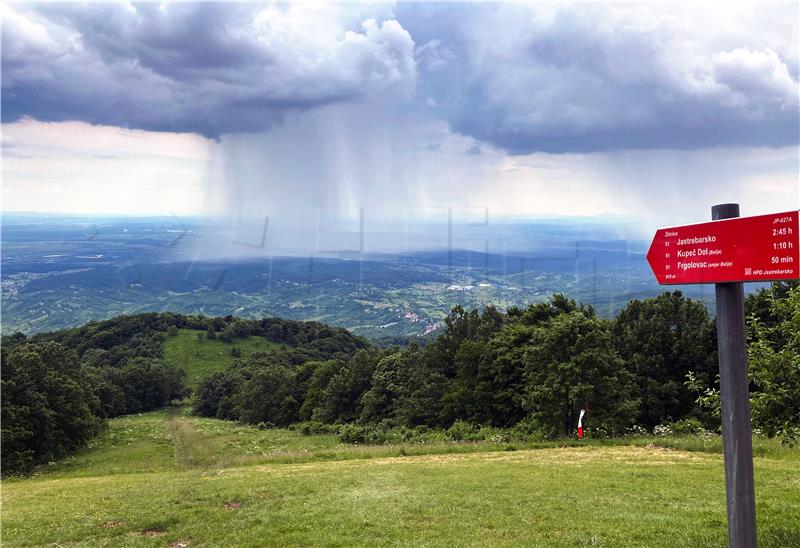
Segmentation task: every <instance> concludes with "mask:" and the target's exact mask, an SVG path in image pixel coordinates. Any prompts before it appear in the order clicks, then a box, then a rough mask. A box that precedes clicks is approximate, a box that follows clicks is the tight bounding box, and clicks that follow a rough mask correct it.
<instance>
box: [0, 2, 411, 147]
mask: <svg viewBox="0 0 800 548" xmlns="http://www.w3.org/2000/svg"><path fill="white" fill-rule="evenodd" d="M15 10H16V12H12V11H11V10H10V9H6V10H5V13H4V15H5V17H4V29H3V31H4V32H3V59H2V61H3V118H4V121H14V120H17V119H19V118H20V117H23V116H30V117H33V118H37V119H40V120H47V121H63V120H81V121H87V122H91V123H97V124H106V125H116V126H123V127H133V128H141V129H148V130H155V131H161V130H164V131H180V132H186V131H188V132H197V133H200V134H202V135H206V136H211V137H217V136H219V135H220V134H222V133H228V132H247V131H258V130H263V129H266V128H269V127H271V126H272V125H273V124H274V123H276V122H277V121H279V120H280V119H281V117H282V116H283V115H284V114H285V113H286V112H287V111H291V110H305V109H309V108H313V107H316V106H320V105H325V104H330V103H335V102H340V101H349V100H354V99H358V98H362V97H365V96H366V97H369V96H372V95H376V94H381V95H383V94H388V95H389V96H392V95H397V96H407V95H409V94H410V93H412V92H413V89H414V86H415V80H416V64H415V61H414V58H413V49H414V43H413V41H412V39H411V37H410V36H409V34H408V33H407V32H406V31H405V30H404V29H403V28H402V27H401V26H400V25H399V24H398V23H397V22H396V21H394V20H392V18H391V14H390V13H388V14H387V13H382V12H385V8H383V7H380V6H376V7H369V6H367V7H366V8H364V10H359V9H349V10H348V11H347V12H345V11H342V10H341V9H339V8H338V7H336V6H328V7H322V8H321V9H319V10H313V11H312V10H310V9H308V8H307V7H305V6H299V5H297V6H294V5H288V6H287V5H283V6H272V7H266V8H265V7H264V6H256V5H253V4H233V5H232V4H225V5H223V4H209V3H204V4H152V3H151V4H137V5H135V6H132V5H122V4H93V5H88V6H86V5H84V6H76V5H65V4H50V5H41V6H29V7H21V8H20V7H15ZM362 11H363V13H362ZM383 15H386V16H388V17H386V18H382V16H383ZM373 17H377V18H378V19H377V21H376V19H374V18H373Z"/></svg>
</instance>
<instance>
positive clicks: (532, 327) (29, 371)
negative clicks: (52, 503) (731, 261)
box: [0, 283, 800, 474]
mask: <svg viewBox="0 0 800 548" xmlns="http://www.w3.org/2000/svg"><path fill="white" fill-rule="evenodd" d="M746 310H747V314H748V337H749V341H748V342H749V352H750V356H749V358H750V390H751V394H752V399H751V404H752V410H753V425H754V427H755V428H756V429H757V430H759V431H761V432H763V433H764V434H766V435H769V436H781V437H782V438H783V439H784V440H785V441H787V442H789V443H791V442H793V441H794V440H795V439H796V438H797V436H798V435H800V431H799V430H798V426H797V425H798V418H800V288H798V284H797V283H776V284H773V285H772V286H771V287H769V288H765V289H761V290H759V291H758V292H756V293H754V294H751V295H749V296H748V297H747V299H746ZM444 324H445V325H444V329H443V330H442V331H441V334H440V335H439V336H437V337H435V338H433V339H431V340H428V341H424V340H423V341H420V342H419V343H417V342H411V343H410V344H408V345H405V346H393V347H390V348H385V347H379V346H375V345H372V344H370V343H369V342H368V341H366V340H365V339H363V338H360V337H356V336H354V335H352V334H351V333H349V332H348V331H346V330H344V329H340V328H334V327H330V326H326V325H323V324H319V323H316V322H296V321H290V320H282V319H279V318H264V319H259V320H244V319H241V318H235V317H232V316H226V317H224V318H208V317H203V316H184V315H180V314H172V313H148V314H138V315H132V316H120V317H117V318H114V319H111V320H108V321H103V322H91V323H88V324H86V325H84V326H82V327H79V328H75V329H66V330H61V331H56V332H52V333H44V334H39V335H35V336H32V337H26V336H24V335H22V334H19V333H17V334H14V335H11V336H6V337H3V339H2V349H1V352H2V356H1V357H2V364H3V367H2V370H1V373H0V376H1V378H2V425H1V426H2V460H3V473H4V474H8V473H19V472H26V471H29V470H31V469H32V468H33V467H34V466H35V465H37V464H40V463H42V462H47V461H50V460H53V459H56V458H59V457H62V456H64V455H66V454H69V453H70V452H72V451H74V450H75V449H77V448H79V447H81V446H82V445H84V444H85V443H86V442H87V441H88V440H89V439H91V437H92V436H94V435H96V434H97V433H98V432H99V431H100V430H101V429H102V427H103V423H104V419H106V418H109V417H114V416H118V415H122V414H126V413H137V412H143V411H147V410H150V409H154V408H157V407H162V406H164V405H167V404H168V403H169V402H170V401H172V400H176V399H182V398H185V397H186V396H187V395H189V393H190V391H189V389H188V388H187V387H186V385H185V383H184V372H183V371H182V370H179V369H176V368H174V367H172V366H170V365H168V364H166V363H165V362H164V360H163V346H164V341H165V340H166V338H167V337H169V336H173V335H175V334H176V333H177V330H178V329H193V330H196V331H197V333H198V336H199V337H202V338H220V339H221V340H222V341H225V342H228V341H229V342H231V343H233V344H235V341H236V340H237V339H241V338H244V337H250V336H259V337H265V338H266V339H267V340H269V341H272V342H278V343H283V345H284V346H283V347H282V348H280V349H273V348H270V349H267V350H265V351H264V352H256V353H254V354H252V355H250V356H248V357H246V358H242V357H241V356H237V354H238V353H236V352H233V351H232V354H233V355H234V360H233V362H232V365H231V366H230V367H229V368H228V370H226V371H224V372H222V373H216V374H214V375H212V376H211V377H209V378H208V379H206V380H204V381H203V382H202V383H201V384H200V386H199V387H198V389H197V391H196V393H195V394H194V397H193V407H194V411H195V412H196V413H197V414H199V415H202V416H208V417H217V418H220V419H227V420H236V421H241V422H245V423H252V424H260V425H263V426H265V427H268V426H288V425H292V424H296V423H299V422H307V423H313V424H318V425H356V426H358V425H361V426H364V427H373V426H374V427H380V428H384V429H391V428H399V427H407V428H417V427H430V428H449V429H451V430H452V429H453V428H456V427H457V428H456V429H457V430H458V429H460V428H462V427H463V426H464V425H470V426H474V427H475V428H477V427H479V426H487V427H501V428H509V427H515V428H517V429H518V430H523V431H525V432H528V433H530V435H534V436H539V437H542V438H556V437H560V436H571V435H573V434H574V431H575V427H576V423H577V417H578V413H579V412H580V410H581V409H588V427H589V429H590V431H591V432H592V433H593V435H621V434H625V433H626V432H629V431H631V429H632V428H637V429H646V430H651V431H652V430H653V429H654V428H655V427H656V426H658V425H663V424H665V423H675V422H678V421H690V422H691V424H697V425H701V426H703V427H705V428H707V429H711V430H717V429H718V428H719V389H718V386H719V380H718V370H717V355H716V330H715V325H714V321H713V319H712V318H711V317H710V316H709V313H708V311H707V309H706V307H705V306H704V305H703V304H702V303H699V302H696V301H692V300H691V299H688V298H686V297H684V296H683V295H682V294H681V293H680V292H670V293H663V294H661V295H659V296H657V297H655V298H652V299H644V300H634V301H631V302H630V303H629V304H628V305H627V306H626V307H625V308H624V309H623V310H622V311H621V312H620V314H619V315H618V316H617V317H616V318H614V319H603V318H599V317H597V315H596V314H595V312H594V310H593V309H592V307H590V306H585V305H583V304H580V303H577V302H575V301H574V300H571V299H568V298H567V297H565V296H563V295H554V296H553V297H552V298H551V299H549V300H548V301H546V302H542V303H538V304H534V305H531V306H529V307H527V308H510V309H508V310H506V311H505V312H500V311H498V310H497V309H495V308H493V307H491V306H487V307H485V308H484V309H483V310H482V311H478V310H465V309H464V308H462V307H458V306H457V307H455V308H454V309H453V310H452V311H451V313H450V314H449V315H448V317H447V318H446V319H445V321H444ZM354 439H355V438H354Z"/></svg>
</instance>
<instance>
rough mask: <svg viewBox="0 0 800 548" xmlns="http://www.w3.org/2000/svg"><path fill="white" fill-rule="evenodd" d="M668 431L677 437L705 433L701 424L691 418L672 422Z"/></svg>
mask: <svg viewBox="0 0 800 548" xmlns="http://www.w3.org/2000/svg"><path fill="white" fill-rule="evenodd" d="M670 429H671V430H672V433H673V434H677V435H684V434H702V433H703V432H705V428H703V423H702V422H700V421H699V420H698V419H693V418H686V419H682V420H679V421H676V422H673V423H672V424H671V425H670Z"/></svg>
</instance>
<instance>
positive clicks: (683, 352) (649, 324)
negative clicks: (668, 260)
mask: <svg viewBox="0 0 800 548" xmlns="http://www.w3.org/2000/svg"><path fill="white" fill-rule="evenodd" d="M613 329H614V339H615V345H616V348H617V350H618V351H619V353H620V356H621V357H622V359H623V360H624V361H625V364H626V367H627V368H628V369H630V370H631V372H632V373H633V374H634V377H635V382H636V385H637V394H638V398H639V400H640V407H639V410H638V412H637V416H636V422H637V424H641V425H643V426H645V427H647V428H653V427H654V426H655V425H657V424H660V423H662V422H665V421H673V420H678V419H682V418H684V417H686V416H688V415H691V414H693V413H697V412H698V409H697V407H696V405H695V402H694V400H695V395H694V394H693V393H692V391H691V390H690V389H689V388H688V387H687V386H686V384H685V380H686V375H687V374H688V373H689V372H692V373H693V374H694V378H695V379H696V380H697V381H699V382H700V383H702V384H703V385H705V386H710V385H711V383H712V382H713V380H714V376H715V374H716V371H717V356H716V339H715V328H714V324H713V322H712V321H711V320H710V318H709V316H708V311H707V310H706V308H705V306H704V305H703V304H701V303H699V302H694V301H692V300H691V299H687V298H685V297H684V296H683V295H682V294H681V293H680V292H679V291H675V292H672V293H662V294H661V295H659V296H658V297H656V298H654V299H647V300H644V301H638V300H637V301H631V302H630V303H628V305H627V306H626V307H625V308H624V309H623V310H622V311H621V312H620V314H619V316H617V318H616V320H615V321H614V324H613Z"/></svg>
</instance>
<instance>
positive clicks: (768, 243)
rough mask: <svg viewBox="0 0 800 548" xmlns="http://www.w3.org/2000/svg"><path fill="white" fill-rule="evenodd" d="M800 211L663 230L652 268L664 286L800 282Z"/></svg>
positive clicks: (657, 237)
mask: <svg viewBox="0 0 800 548" xmlns="http://www.w3.org/2000/svg"><path fill="white" fill-rule="evenodd" d="M798 217H800V215H798V212H797V211H788V212H786V213H770V214H769V215H757V216H755V217H737V218H733V219H724V220H720V221H711V222H707V223H699V224H693V225H684V226H676V227H671V228H660V229H658V230H657V231H656V234H655V236H654V237H653V243H652V244H650V250H649V251H648V252H647V262H648V263H649V264H650V268H651V269H652V270H653V274H655V276H656V279H657V280H658V283H659V284H661V285H675V284H710V283H726V282H769V281H777V280H794V279H798V278H800V226H798Z"/></svg>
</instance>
